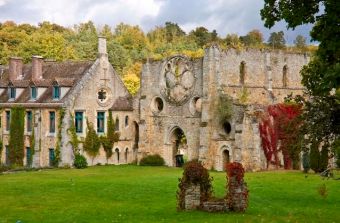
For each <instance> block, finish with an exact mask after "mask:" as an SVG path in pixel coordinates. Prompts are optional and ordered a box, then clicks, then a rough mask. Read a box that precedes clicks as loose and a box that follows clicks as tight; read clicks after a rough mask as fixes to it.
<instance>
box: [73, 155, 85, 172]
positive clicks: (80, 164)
mask: <svg viewBox="0 0 340 223" xmlns="http://www.w3.org/2000/svg"><path fill="white" fill-rule="evenodd" d="M73 165H74V167H75V168H77V169H84V168H86V167H87V161H86V158H85V157H84V156H83V155H80V154H76V156H75V157H74V163H73Z"/></svg>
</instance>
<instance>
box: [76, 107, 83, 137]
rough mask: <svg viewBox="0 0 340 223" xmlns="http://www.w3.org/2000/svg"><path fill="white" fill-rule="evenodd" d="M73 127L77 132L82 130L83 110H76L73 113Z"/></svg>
mask: <svg viewBox="0 0 340 223" xmlns="http://www.w3.org/2000/svg"><path fill="white" fill-rule="evenodd" d="M75 127H76V132H77V133H82V132H83V112H76V115H75Z"/></svg>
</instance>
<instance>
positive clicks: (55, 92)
mask: <svg viewBox="0 0 340 223" xmlns="http://www.w3.org/2000/svg"><path fill="white" fill-rule="evenodd" d="M52 97H53V100H59V99H60V86H58V85H54V86H53V91H52Z"/></svg>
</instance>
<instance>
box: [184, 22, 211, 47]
mask: <svg viewBox="0 0 340 223" xmlns="http://www.w3.org/2000/svg"><path fill="white" fill-rule="evenodd" d="M189 37H191V38H192V39H194V40H195V42H196V43H197V45H198V46H199V47H204V46H205V45H207V44H208V43H210V42H212V35H211V33H210V32H209V30H208V29H206V28H205V27H202V26H201V27H197V28H196V29H195V30H193V31H191V32H190V34H189Z"/></svg>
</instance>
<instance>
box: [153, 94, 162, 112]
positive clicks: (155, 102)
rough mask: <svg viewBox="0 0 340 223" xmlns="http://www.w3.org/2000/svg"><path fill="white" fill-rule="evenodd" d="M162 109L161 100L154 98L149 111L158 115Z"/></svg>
mask: <svg viewBox="0 0 340 223" xmlns="http://www.w3.org/2000/svg"><path fill="white" fill-rule="evenodd" d="M163 108H164V103H163V100H162V98H160V97H155V98H154V99H153V100H152V102H151V110H152V111H153V112H155V113H159V112H161V111H163Z"/></svg>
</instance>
